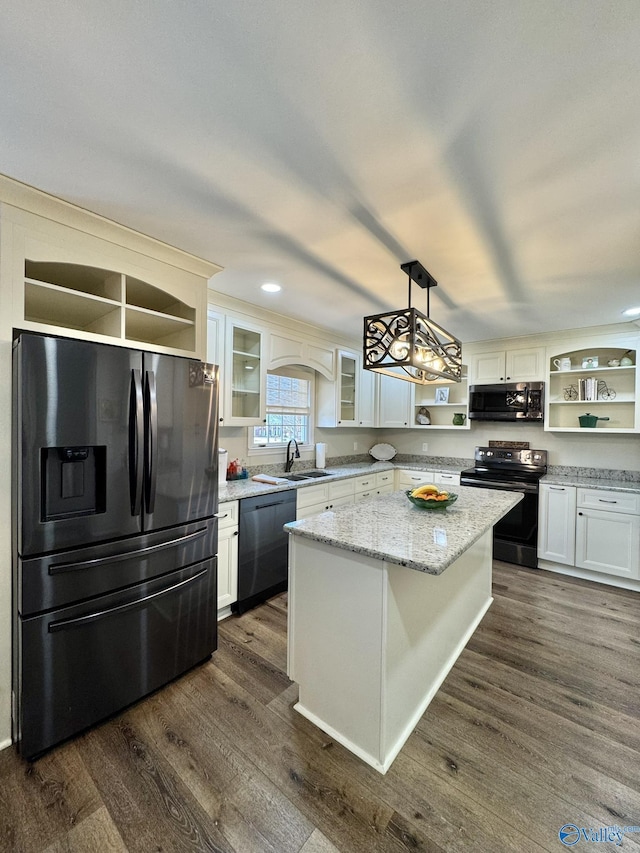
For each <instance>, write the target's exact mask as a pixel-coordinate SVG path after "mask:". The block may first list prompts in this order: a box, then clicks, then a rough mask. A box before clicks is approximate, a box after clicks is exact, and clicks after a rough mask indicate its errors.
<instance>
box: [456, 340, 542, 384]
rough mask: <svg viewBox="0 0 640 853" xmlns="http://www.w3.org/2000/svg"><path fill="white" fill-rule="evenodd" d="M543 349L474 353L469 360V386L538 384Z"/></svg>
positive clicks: (540, 377) (540, 374)
mask: <svg viewBox="0 0 640 853" xmlns="http://www.w3.org/2000/svg"><path fill="white" fill-rule="evenodd" d="M544 375H545V363H544V349H543V348H542V347H534V348H531V349H513V350H496V351H495V352H483V353H476V354H475V355H472V356H470V359H469V383H470V384H471V385H495V384H497V383H500V382H529V381H531V382H538V381H540V380H542V379H544Z"/></svg>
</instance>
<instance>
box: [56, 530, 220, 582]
mask: <svg viewBox="0 0 640 853" xmlns="http://www.w3.org/2000/svg"><path fill="white" fill-rule="evenodd" d="M206 532H207V528H206V527H201V528H199V529H198V530H195V531H194V532H193V533H187V534H186V535H185V536H180V537H178V538H177V539H169V541H168V542H160V543H159V544H158V545H148V546H147V547H146V548H136V550H135V551H121V552H120V553H119V554H110V555H109V556H108V557H96V558H95V559H93V560H80V561H78V562H77V563H57V564H54V565H52V566H49V569H48V573H49V574H50V575H62V574H66V573H67V572H77V571H82V570H83V569H94V568H96V566H104V565H105V564H107V563H119V562H121V561H122V560H130V559H132V558H133V557H135V558H136V559H140V558H142V557H148V556H149V554H157V553H158V551H165V550H166V549H167V548H175V547H176V546H177V545H188V544H190V543H191V542H193V540H194V539H200V538H201V537H202V536H204V535H205V533H206Z"/></svg>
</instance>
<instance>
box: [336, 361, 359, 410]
mask: <svg viewBox="0 0 640 853" xmlns="http://www.w3.org/2000/svg"><path fill="white" fill-rule="evenodd" d="M338 367H339V375H338V390H339V400H338V406H339V410H338V411H339V416H338V423H339V424H340V426H348V425H351V424H355V423H356V412H357V401H358V397H357V381H358V374H359V373H360V365H359V363H358V357H357V356H356V355H352V354H351V353H348V352H340V353H339V354H338Z"/></svg>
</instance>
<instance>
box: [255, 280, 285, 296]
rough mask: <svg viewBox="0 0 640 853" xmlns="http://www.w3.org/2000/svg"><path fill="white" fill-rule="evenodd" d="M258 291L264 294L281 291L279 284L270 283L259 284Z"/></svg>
mask: <svg viewBox="0 0 640 853" xmlns="http://www.w3.org/2000/svg"><path fill="white" fill-rule="evenodd" d="M260 289H261V290H264V291H265V293H278V291H280V290H282V288H281V287H280V285H279V284H274V283H273V282H270V281H268V282H266V283H265V284H261V285H260Z"/></svg>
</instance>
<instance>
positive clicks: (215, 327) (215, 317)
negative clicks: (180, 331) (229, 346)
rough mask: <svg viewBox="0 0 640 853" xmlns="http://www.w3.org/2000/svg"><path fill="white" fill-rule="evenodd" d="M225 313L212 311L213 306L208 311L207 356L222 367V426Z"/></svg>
mask: <svg viewBox="0 0 640 853" xmlns="http://www.w3.org/2000/svg"><path fill="white" fill-rule="evenodd" d="M224 326H225V318H224V314H219V313H218V312H217V311H212V310H211V308H209V310H208V311H207V357H206V361H207V362H209V364H217V365H218V366H219V368H220V370H219V371H218V377H219V378H218V420H219V422H220V426H224V386H225V377H224V370H223V367H222V366H223V364H224Z"/></svg>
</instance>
